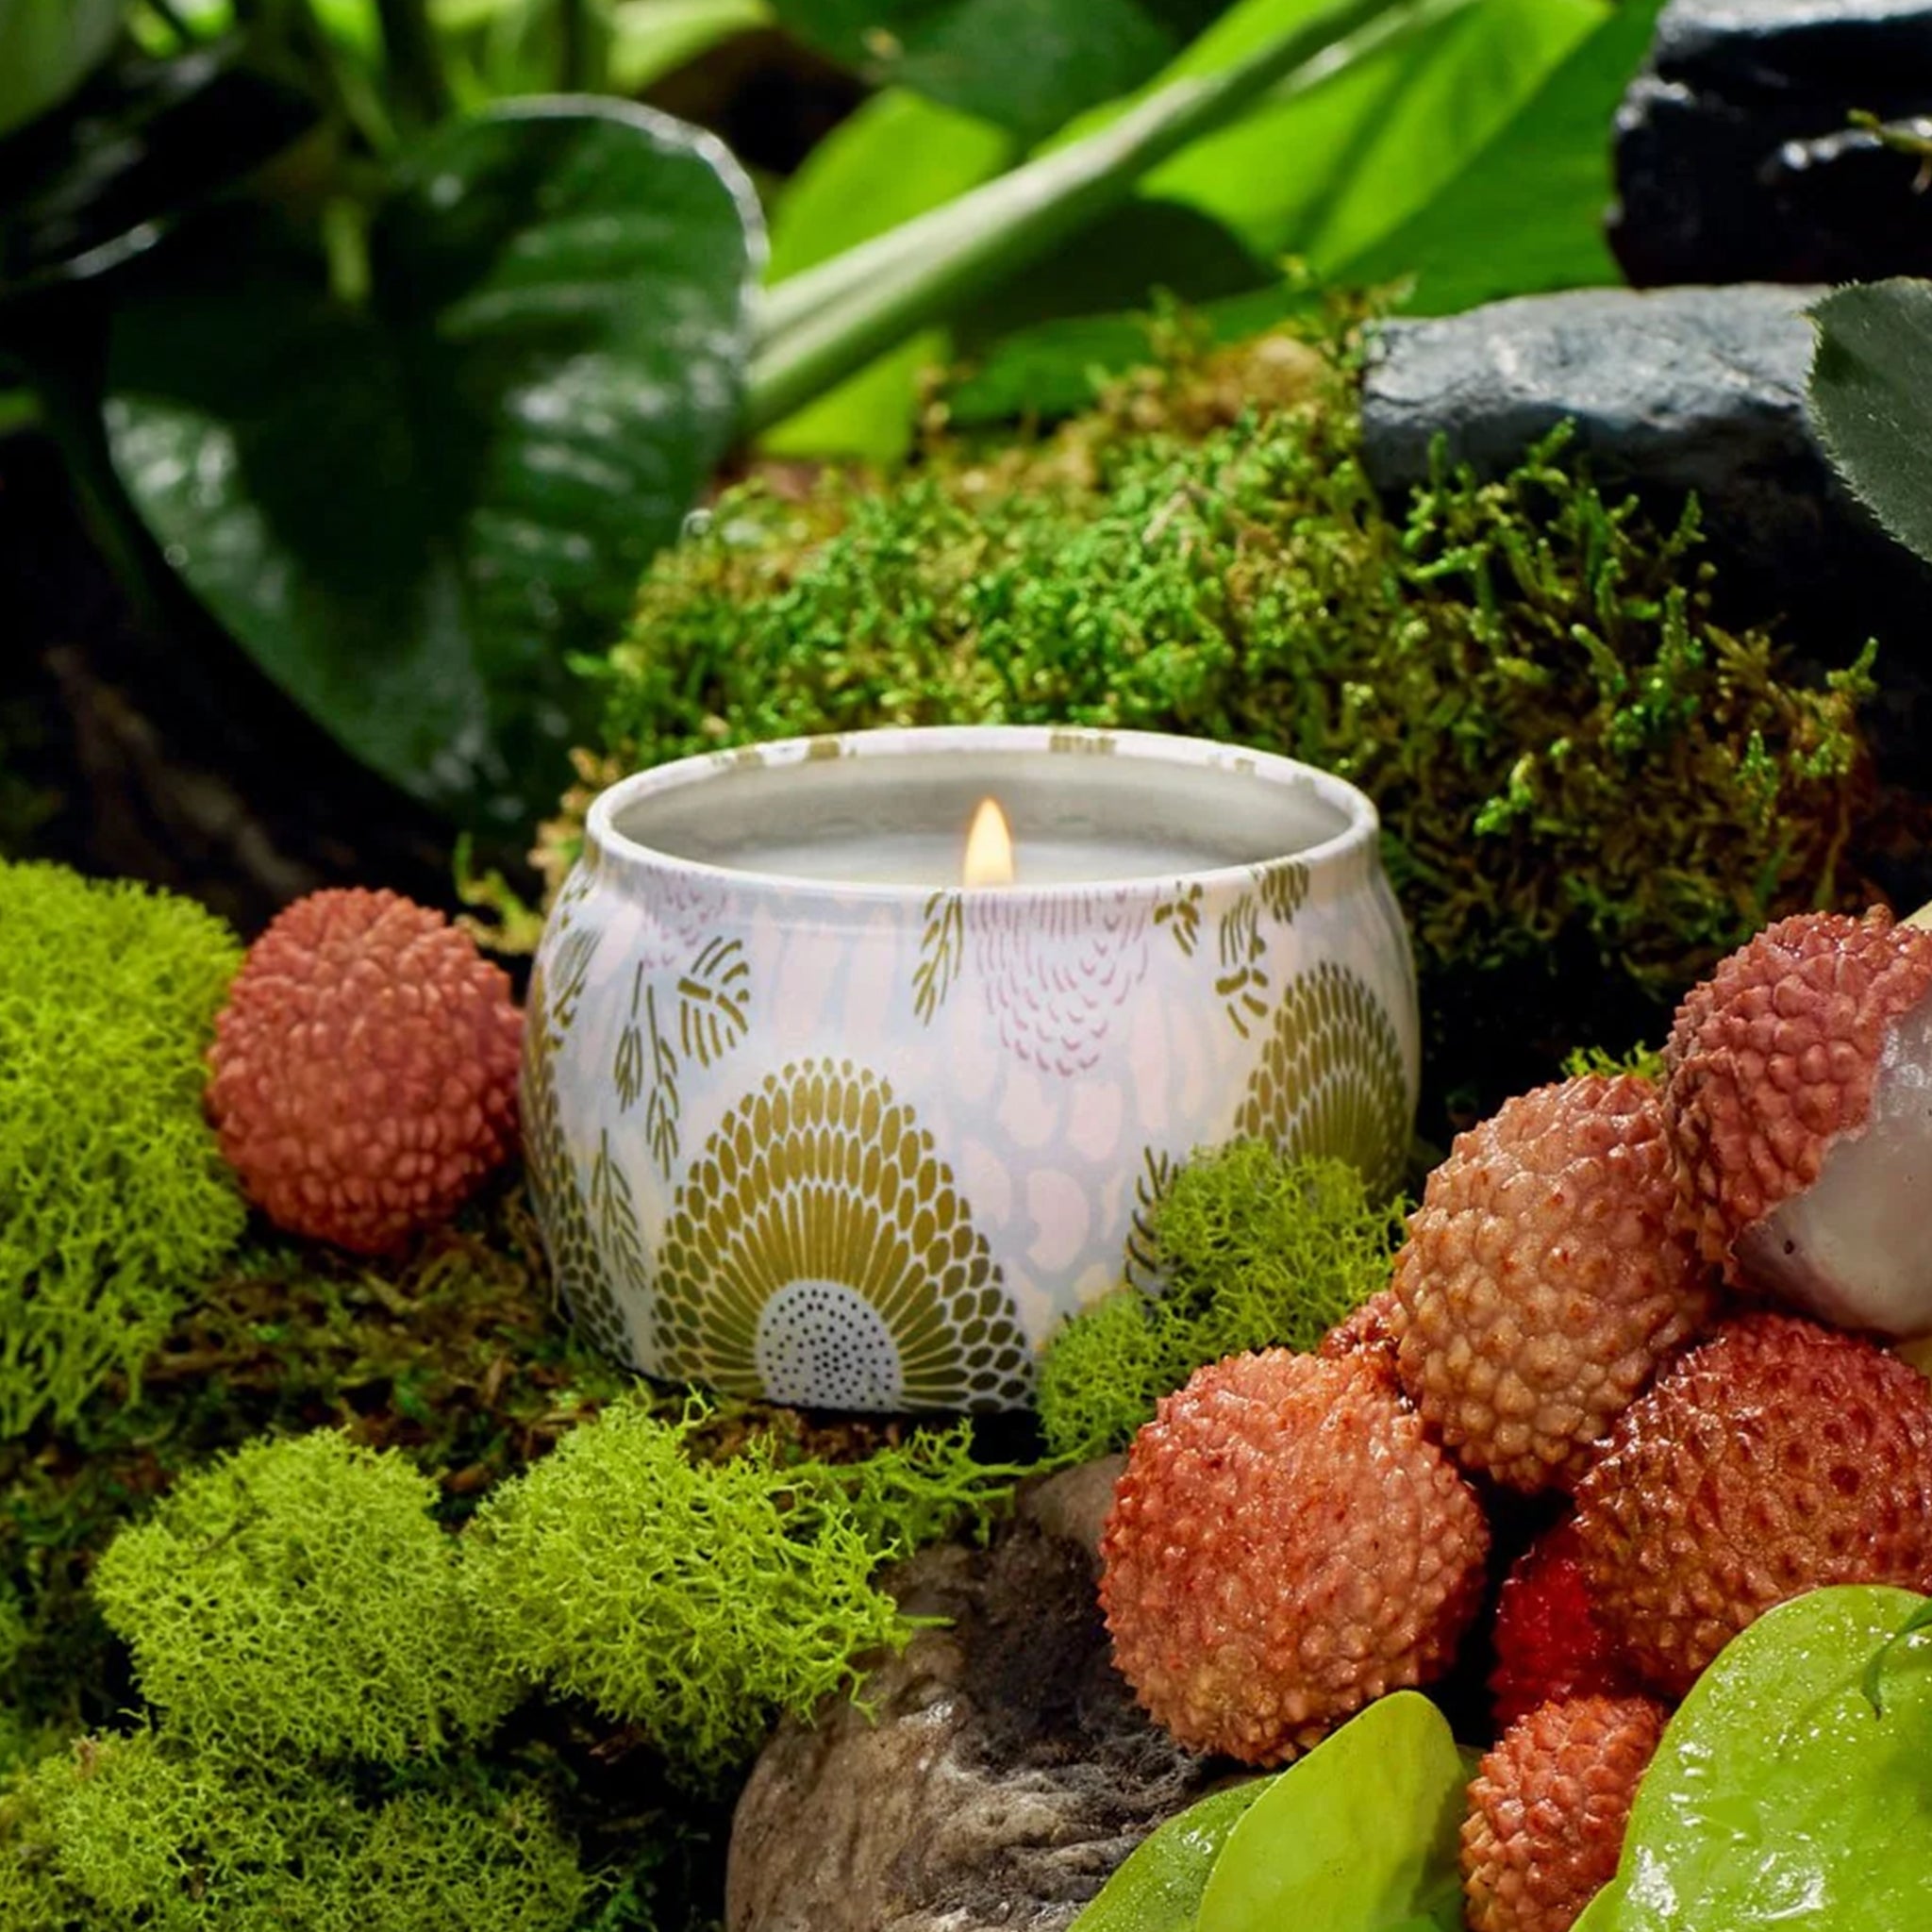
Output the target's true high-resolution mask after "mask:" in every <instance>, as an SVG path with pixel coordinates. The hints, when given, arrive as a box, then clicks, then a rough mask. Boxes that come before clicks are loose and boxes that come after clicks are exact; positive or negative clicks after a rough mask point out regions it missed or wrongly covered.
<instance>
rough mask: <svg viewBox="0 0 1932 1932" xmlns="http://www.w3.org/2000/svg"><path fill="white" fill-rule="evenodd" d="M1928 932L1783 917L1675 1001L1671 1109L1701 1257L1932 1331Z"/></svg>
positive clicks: (1776, 1289)
mask: <svg viewBox="0 0 1932 1932" xmlns="http://www.w3.org/2000/svg"><path fill="white" fill-rule="evenodd" d="M1928 994H1932V931H1924V930H1922V929H1920V928H1918V927H1915V926H1909V925H1895V924H1893V923H1892V921H1891V917H1890V914H1889V913H1886V912H1882V911H1876V912H1871V913H1868V914H1867V915H1866V916H1865V917H1864V918H1863V919H1853V918H1851V917H1849V916H1847V915H1845V914H1842V913H1835V912H1807V913H1800V914H1798V915H1797V916H1795V917H1793V918H1790V919H1781V920H1779V921H1778V922H1777V924H1775V925H1771V926H1767V927H1766V928H1765V930H1764V931H1762V932H1761V933H1759V934H1758V935H1757V938H1756V939H1754V940H1752V941H1749V943H1748V944H1746V945H1744V946H1742V947H1740V949H1739V950H1738V951H1737V952H1735V953H1733V954H1732V955H1731V957H1730V958H1727V959H1725V960H1724V962H1723V964H1722V965H1720V966H1719V967H1718V969H1717V971H1716V973H1715V974H1712V976H1711V977H1710V978H1709V979H1708V980H1707V981H1706V982H1705V983H1704V984H1703V985H1701V986H1699V987H1697V988H1695V989H1694V990H1693V991H1691V993H1690V994H1689V995H1688V996H1687V997H1686V999H1685V1001H1684V1003H1683V1005H1682V1006H1681V1007H1679V1008H1678V1009H1677V1017H1676V1023H1675V1024H1674V1026H1673V1027H1672V1029H1671V1037H1670V1041H1669V1043H1668V1044H1667V1045H1666V1047H1665V1049H1664V1065H1665V1085H1664V1113H1665V1118H1666V1119H1667V1121H1668V1122H1669V1124H1670V1129H1671V1134H1672V1137H1673V1140H1674V1142H1675V1145H1676V1149H1677V1161H1678V1174H1679V1184H1680V1186H1681V1187H1682V1189H1683V1192H1684V1196H1685V1201H1686V1206H1687V1209H1688V1212H1689V1214H1690V1215H1691V1218H1692V1220H1693V1222H1694V1226H1695V1230H1696V1235H1697V1240H1698V1243H1699V1245H1700V1247H1701V1249H1702V1251H1703V1253H1704V1255H1705V1257H1707V1259H1708V1260H1710V1261H1712V1262H1715V1263H1717V1264H1719V1265H1721V1266H1722V1267H1723V1268H1724V1271H1725V1273H1726V1274H1727V1275H1728V1276H1729V1278H1730V1279H1731V1280H1732V1281H1733V1282H1734V1283H1737V1284H1740V1285H1742V1284H1749V1285H1752V1286H1755V1287H1757V1288H1758V1289H1760V1290H1762V1291H1765V1292H1767V1293H1771V1294H1774V1295H1776V1296H1777V1297H1778V1298H1780V1299H1781V1300H1783V1301H1786V1302H1789V1303H1790V1304H1792V1305H1794V1306H1795V1307H1800V1308H1803V1309H1805V1310H1807V1311H1808V1312H1809V1313H1811V1314H1814V1315H1817V1316H1819V1317H1820V1318H1821V1319H1822V1320H1824V1321H1827V1322H1832V1323H1836V1324H1839V1325H1840V1326H1842V1327H1848V1328H1870V1329H1874V1330H1877V1331H1879V1332H1880V1333H1883V1334H1887V1335H1896V1336H1909V1335H1919V1334H1924V1333H1925V1332H1926V1331H1928V1330H1932V1243H1927V1242H1926V1241H1925V1240H1924V1190H1925V1187H1926V1185H1927V1183H1928V1182H1932V997H1928Z"/></svg>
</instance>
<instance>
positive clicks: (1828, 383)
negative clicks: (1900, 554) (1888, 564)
mask: <svg viewBox="0 0 1932 1932" xmlns="http://www.w3.org/2000/svg"><path fill="white" fill-rule="evenodd" d="M1811 317H1812V320H1813V321H1814V322H1816V323H1817V325H1818V353H1817V356H1816V358H1814V360H1813V362H1812V364H1811V397H1810V400H1811V420H1812V422H1813V423H1814V424H1815V425H1817V429H1818V433H1819V437H1820V439H1821V440H1822V441H1823V442H1824V447H1825V451H1826V453H1827V454H1828V455H1829V456H1830V458H1831V459H1832V461H1833V462H1834V463H1835V464H1837V466H1838V468H1839V470H1840V473H1841V474H1842V475H1843V476H1844V478H1845V480H1846V482H1848V483H1849V484H1850V485H1851V486H1852V488H1853V490H1854V491H1857V494H1858V496H1859V497H1860V498H1861V499H1862V500H1863V501H1864V502H1865V503H1866V504H1867V505H1869V506H1870V508H1872V510H1873V511H1874V513H1875V514H1876V516H1877V518H1878V521H1879V522H1880V523H1881V524H1883V525H1885V527H1886V528H1887V529H1888V530H1890V532H1891V534H1892V535H1893V536H1894V537H1896V538H1897V539H1898V541H1900V542H1901V543H1903V544H1905V545H1906V546H1907V548H1908V549H1911V550H1915V551H1917V552H1918V554H1919V555H1920V556H1921V557H1923V558H1927V559H1932V381H1928V380H1927V374H1926V373H1927V371H1928V370H1932V282H1922V281H1913V280H1907V279H1905V278H1903V277H1902V278H1900V279H1898V280H1894V281H1889V282H1873V283H1870V284H1869V285H1867V286H1865V287H1862V288H1852V289H1835V290H1833V291H1832V292H1831V293H1830V294H1829V295H1827V296H1825V297H1824V300H1823V301H1822V302H1820V303H1818V304H1817V305H1816V306H1815V307H1814V308H1812V310H1811Z"/></svg>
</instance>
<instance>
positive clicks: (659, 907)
mask: <svg viewBox="0 0 1932 1932" xmlns="http://www.w3.org/2000/svg"><path fill="white" fill-rule="evenodd" d="M985 797H991V798H993V799H995V800H997V801H999V802H1000V803H1001V804H1002V806H1003V807H1004V808H1006V811H1007V814H1008V817H1009V818H1010V820H1011V822H1012V827H1013V839H1014V845H1015V850H1016V854H1017V859H1016V868H1017V876H1016V880H1015V882H1014V883H1012V884H1010V885H1003V886H984V887H978V886H975V887H967V886H964V885H963V884H960V883H958V878H959V872H958V866H959V857H958V855H959V854H960V853H961V851H962V849H963V844H964V838H965V830H966V826H967V824H969V822H970V821H971V820H972V818H973V816H974V806H975V805H976V804H977V802H978V801H979V800H981V799H982V798H985ZM1042 873H1043V874H1045V877H1044V878H1042V876H1041V874H1042ZM1417 1077H1418V1026H1417V1019H1416V1008H1415V981H1414V973H1413V968H1412V966H1411V963H1410V958H1409V949H1408V942H1407V934H1406V932H1405V930H1404V927H1403V924H1402V919H1401V915H1400V913H1399V912H1398V910H1397V908H1396V906H1395V902H1394V899H1393V896H1392V894H1391V891H1390V890H1389V886H1388V883H1387V881H1386V880H1385V878H1384V877H1383V874H1382V871H1381V866H1380V862H1379V858H1378V855H1377V849H1376V821H1375V814H1374V808H1373V807H1372V806H1371V805H1370V804H1369V802H1368V800H1367V799H1365V798H1364V797H1362V795H1361V794H1360V793H1359V792H1357V791H1355V790H1354V789H1353V788H1352V787H1350V786H1348V785H1346V784H1344V783H1343V782H1341V780H1339V779H1337V778H1334V777H1332V776H1330V775H1328V774H1324V773H1320V772H1316V771H1313V770H1311V769H1309V768H1308V767H1307V766H1303V765H1299V764H1296V763H1294V762H1292V761H1291V760H1289V759H1286V758H1274V757H1269V756H1267V755H1264V754H1261V753H1257V752H1250V751H1243V750H1241V749H1238V748H1234V747H1229V746H1224V745H1218V744H1210V743H1206V742H1201V741H1194V740H1189V739H1177V738H1163V737H1158V736H1153V735H1149V734H1139V733H1102V732H1091V731H1071V730H1051V731H1050V730H1046V729H1033V728H1024V727H1012V728H1007V727H987V728H980V729H941V730H930V731H880V732H865V733H858V734H854V735H852V736H849V737H843V738H835V739H833V738H828V739H811V740H792V741H786V742H783V743H777V744H770V745H762V746H758V747H754V748H752V749H749V750H743V751H734V752H727V753H720V754H717V755H715V756H711V757H706V758H692V759H686V760H683V761H681V762H679V763H677V764H674V765H667V766H661V767H659V768H658V769H657V770H655V771H651V772H645V773H642V774H638V775H637V776H635V777H632V778H627V779H625V780H624V781H623V782H622V783H620V784H618V785H616V786H613V787H612V788H611V789H610V790H609V791H606V792H604V793H603V794H602V795H601V796H600V797H599V798H598V799H597V800H596V802H595V803H594V804H593V806H592V807H591V812H590V815H589V819H588V823H587V827H586V836H585V846H584V854H583V858H582V859H581V861H580V862H579V864H578V866H577V868H576V869H575V872H574V873H573V874H572V875H571V877H570V878H569V880H568V881H567V882H566V884H565V886H564V888H563V890H562V891H561V892H560V893H559V895H558V900H557V903H556V905H555V907H554V908H553V909H552V911H551V914H550V918H549V921H548V924H547V925H546V928H545V931H544V935H543V940H542V943H541V947H540V949H539V952H538V956H537V960H536V966H535V971H534V974H533V977H532V980H531V987H530V997H529V1005H528V1013H527V1018H526V1028H525V1064H524V1074H523V1109H524V1123H525V1141H526V1145H527V1148H528V1157H529V1170H530V1176H531V1186H532V1191H533V1193H534V1195H535V1199H536V1207H537V1212H538V1215H539V1219H540V1221H541V1225H542V1228H543V1234H544V1240H545V1242H546V1244H547V1246H548V1248H549V1251H550V1255H551V1258H552V1261H553V1263H554V1265H555V1267H556V1270H557V1274H558V1281H559V1285H560V1287H561V1290H562V1292H563V1294H564V1295H565V1297H566V1299H567V1300H568V1302H569V1305H570V1307H571V1308H572V1309H573V1311H574V1312H575V1317H576V1319H577V1320H578V1321H579V1322H580V1323H582V1324H583V1325H584V1326H585V1327H586V1328H587V1330H588V1331H589V1332H590V1333H591V1335H592V1336H593V1337H594V1338H595V1340H596V1341H598V1342H599V1343H600V1344H601V1345H602V1346H603V1347H605V1348H606V1349H608V1351H610V1352H611V1353H612V1354H613V1355H615V1356H617V1357H620V1358H622V1359H624V1360H625V1361H627V1362H630V1363H632V1364H633V1365H635V1366H636V1367H638V1368H640V1369H641V1370H643V1371H645V1372H646V1373H647V1374H653V1375H658V1376H663V1377H669V1378H675V1379H681V1380H691V1381H697V1382H702V1383H707V1384H709V1385H710V1386H712V1387H714V1388H717V1389H721V1390H725V1391H731V1392H734V1393H739V1394H743V1395H765V1396H768V1397H771V1398H773V1399H774V1400H777V1401H782V1402H788V1403H796V1404H802V1405H807V1406H814V1407H831V1408H852V1409H874V1410H889V1411H893V1410H954V1409H986V1408H1001V1407H1017V1406H1022V1405H1024V1404H1025V1403H1026V1402H1027V1401H1028V1400H1029V1399H1030V1394H1031V1390H1032V1385H1033V1376H1034V1367H1035V1362H1036V1359H1037V1356H1038V1353H1039V1350H1040V1348H1041V1344H1042V1343H1043V1342H1044V1341H1046V1339H1047V1338H1048V1336H1049V1335H1050V1334H1051V1333H1052V1331H1053V1330H1054V1328H1055V1327H1056V1326H1057V1325H1058V1324H1059V1322H1060V1321H1061V1320H1062V1319H1063V1318H1064V1317H1065V1316H1067V1315H1068V1314H1071V1313H1072V1312H1074V1310H1075V1309H1077V1308H1078V1307H1081V1306H1083V1305H1084V1304H1086V1303H1088V1302H1091V1301H1092V1300H1093V1299H1094V1298H1096V1297H1097V1296H1099V1295H1101V1294H1104V1293H1105V1292H1106V1291H1108V1290H1109V1289H1111V1288H1112V1287H1114V1286H1115V1285H1116V1284H1117V1283H1118V1282H1119V1281H1120V1280H1121V1278H1122V1274H1123V1269H1124V1256H1125V1253H1126V1250H1127V1246H1128V1243H1129V1241H1130V1239H1131V1238H1132V1237H1133V1235H1134V1232H1135V1227H1136V1220H1137V1216H1144V1214H1145V1212H1146V1209H1147V1208H1148V1207H1149V1206H1150V1204H1151V1203H1152V1201H1153V1200H1154V1199H1155V1198H1157V1196H1158V1191H1159V1189H1160V1187H1161V1186H1162V1184H1163V1183H1164V1180H1165V1178H1166V1176H1167V1175H1168V1174H1170V1173H1171V1172H1172V1169H1173V1167H1174V1164H1175V1163H1176V1162H1178V1161H1179V1160H1181V1159H1184V1158H1186V1157H1187V1156H1188V1155H1189V1154H1190V1153H1191V1151H1192V1150H1193V1149H1195V1148H1197V1147H1200V1146H1204V1145H1212V1144H1216V1143H1219V1142H1222V1141H1227V1140H1229V1139H1231V1138H1234V1137H1236V1136H1240V1135H1250V1134H1254V1135H1262V1136H1265V1137H1267V1138H1269V1139H1271V1140H1273V1141H1275V1142H1276V1143H1278V1144H1279V1145H1281V1146H1282V1147H1284V1148H1286V1149H1289V1150H1291V1151H1293V1152H1297V1153H1326V1154H1335V1155H1341V1156H1343V1157H1346V1158H1350V1159H1352V1160H1354V1161H1356V1162H1357V1164H1358V1165H1360V1166H1361V1167H1362V1168H1363V1170H1364V1171H1365V1172H1366V1173H1367V1174H1369V1176H1370V1177H1371V1179H1372V1181H1373V1182H1374V1184H1375V1185H1376V1186H1378V1187H1388V1186H1392V1184H1393V1182H1394V1180H1395V1178H1396V1175H1397V1174H1398V1172H1399V1168H1400V1163H1401V1161H1402V1158H1403V1156H1404V1153H1405V1151H1406V1149H1407V1141H1408V1135H1409V1131H1410V1124H1411V1120H1412V1117H1413V1111H1414V1106H1415V1092H1416V1084H1417Z"/></svg>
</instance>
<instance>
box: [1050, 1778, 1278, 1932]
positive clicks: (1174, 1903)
mask: <svg viewBox="0 0 1932 1932" xmlns="http://www.w3.org/2000/svg"><path fill="white" fill-rule="evenodd" d="M1267 1789H1268V1780H1267V1779H1265V1778H1250V1779H1249V1780H1248V1782H1247V1783H1246V1784H1241V1785H1231V1786H1229V1787H1228V1789H1227V1790H1224V1791H1212V1792H1210V1793H1209V1794H1208V1796H1207V1797H1205V1798H1202V1799H1199V1800H1197V1801H1196V1802H1195V1803H1194V1804H1192V1805H1190V1806H1189V1807H1188V1808H1187V1809H1186V1810H1185V1811H1183V1812H1181V1813H1180V1814H1179V1816H1177V1817H1174V1818H1170V1819H1169V1820H1168V1821H1167V1823H1166V1824H1162V1825H1158V1826H1157V1827H1156V1828H1155V1830H1154V1831H1152V1832H1151V1833H1149V1834H1148V1836H1147V1837H1146V1838H1144V1839H1142V1840H1141V1842H1140V1843H1139V1844H1138V1845H1136V1846H1135V1847H1134V1849H1133V1850H1132V1851H1131V1852H1129V1853H1128V1854H1127V1856H1126V1857H1125V1858H1124V1860H1123V1861H1122V1863H1121V1865H1120V1867H1119V1869H1118V1870H1116V1871H1115V1873H1114V1874H1113V1876H1112V1877H1111V1878H1109V1879H1108V1881H1107V1883H1106V1884H1105V1885H1104V1886H1102V1887H1101V1889H1100V1891H1099V1893H1098V1894H1097V1896H1096V1897H1095V1898H1094V1899H1093V1901H1092V1903H1091V1904H1090V1905H1089V1906H1087V1907H1085V1908H1084V1909H1083V1910H1082V1911H1081V1913H1080V1916H1079V1917H1078V1918H1077V1919H1075V1920H1074V1924H1073V1932H1197V1928H1198V1927H1199V1925H1200V1923H1201V1919H1200V1912H1201V1894H1202V1893H1203V1892H1204V1891H1206V1890H1207V1889H1208V1874H1209V1873H1210V1872H1211V1871H1212V1870H1213V1869H1214V1861H1215V1859H1216V1858H1218V1857H1220V1856H1221V1849H1222V1847H1223V1846H1224V1844H1225V1843H1226V1842H1227V1835H1228V1833H1229V1832H1231V1831H1232V1830H1233V1829H1234V1828H1235V1825H1236V1824H1238V1823H1239V1822H1240V1820H1241V1814H1242V1813H1243V1812H1244V1811H1246V1810H1247V1808H1248V1807H1249V1806H1250V1805H1252V1804H1253V1803H1254V1802H1255V1800H1256V1799H1257V1798H1258V1797H1259V1796H1260V1795H1261V1793H1262V1792H1263V1791H1265V1790H1267Z"/></svg>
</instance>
